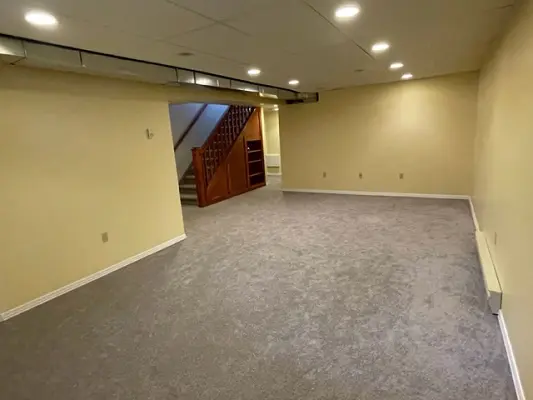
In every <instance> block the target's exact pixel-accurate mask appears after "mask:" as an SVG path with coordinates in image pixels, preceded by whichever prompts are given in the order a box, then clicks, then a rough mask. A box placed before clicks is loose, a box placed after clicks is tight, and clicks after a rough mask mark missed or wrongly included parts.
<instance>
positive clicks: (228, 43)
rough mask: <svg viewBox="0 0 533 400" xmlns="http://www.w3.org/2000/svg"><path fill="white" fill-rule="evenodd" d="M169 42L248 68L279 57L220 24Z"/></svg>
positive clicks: (272, 50) (251, 39)
mask: <svg viewBox="0 0 533 400" xmlns="http://www.w3.org/2000/svg"><path fill="white" fill-rule="evenodd" d="M170 42H171V43H172V44H175V45H179V46H184V47H187V48H189V49H194V50H197V51H200V52H202V53H207V54H211V55H216V56H218V57H221V58H225V59H229V60H235V61H238V62H241V63H244V64H246V65H248V66H251V65H257V66H258V67H261V65H262V64H264V63H265V62H267V61H268V60H270V59H272V58H276V57H278V56H279V50H276V49H275V48H273V47H269V46H264V45H262V44H260V43H259V42H257V41H255V40H254V39H253V38H251V37H250V36H247V35H244V34H242V33H240V32H238V31H236V30H234V29H231V28H229V27H227V26H225V25H220V24H216V25H211V26H209V27H207V28H205V29H200V30H197V31H194V32H189V33H186V34H184V35H180V36H178V37H177V38H174V39H172V40H170Z"/></svg>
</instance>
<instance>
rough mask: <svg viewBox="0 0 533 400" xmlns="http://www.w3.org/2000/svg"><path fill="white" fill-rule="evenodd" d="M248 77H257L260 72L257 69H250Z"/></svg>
mask: <svg viewBox="0 0 533 400" xmlns="http://www.w3.org/2000/svg"><path fill="white" fill-rule="evenodd" d="M248 75H250V76H258V75H261V70H260V69H259V68H250V69H249V70H248Z"/></svg>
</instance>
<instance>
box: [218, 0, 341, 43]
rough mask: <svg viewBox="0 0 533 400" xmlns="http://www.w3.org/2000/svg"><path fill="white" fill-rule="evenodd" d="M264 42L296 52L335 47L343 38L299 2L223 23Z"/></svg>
mask: <svg viewBox="0 0 533 400" xmlns="http://www.w3.org/2000/svg"><path fill="white" fill-rule="evenodd" d="M226 23H227V24H228V25H230V26H232V27H234V28H236V29H239V30H241V31H243V32H246V33H248V34H250V35H252V36H254V37H255V38H257V39H260V40H261V41H263V42H264V43H275V44H276V46H279V47H281V48H283V49H285V50H288V51H292V52H296V51H302V50H311V49H317V48H319V47H321V46H327V45H334V44H339V43H342V42H344V41H345V36H344V35H343V34H342V33H341V32H339V30H338V29H337V28H335V27H334V26H332V25H331V24H330V23H329V22H328V21H327V20H326V19H324V18H323V17H322V16H321V15H320V14H318V13H316V12H315V11H314V10H313V9H312V8H311V7H309V6H308V5H307V4H305V3H304V2H302V1H297V0H285V2H284V3H283V5H282V6H280V4H279V3H273V4H272V5H269V6H266V7H261V8H257V9H255V10H254V11H252V12H250V13H247V14H244V15H242V16H240V17H238V18H235V19H231V20H228V21H226Z"/></svg>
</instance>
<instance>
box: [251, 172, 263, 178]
mask: <svg viewBox="0 0 533 400" xmlns="http://www.w3.org/2000/svg"><path fill="white" fill-rule="evenodd" d="M264 174H265V173H264V172H256V173H255V174H250V178H251V177H252V176H259V175H264Z"/></svg>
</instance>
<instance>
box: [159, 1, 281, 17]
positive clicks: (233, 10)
mask: <svg viewBox="0 0 533 400" xmlns="http://www.w3.org/2000/svg"><path fill="white" fill-rule="evenodd" d="M169 1H171V2H172V3H175V4H177V5H179V6H182V7H186V8H188V9H189V10H193V11H195V12H197V13H199V14H202V15H204V16H207V17H209V18H212V19H214V20H217V21H223V20H226V19H228V18H231V17H235V16H236V15H239V14H243V13H246V12H249V11H253V10H254V9H256V8H257V7H261V6H264V5H267V4H269V3H274V2H276V1H277V2H278V3H279V0H224V1H221V0H169Z"/></svg>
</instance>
